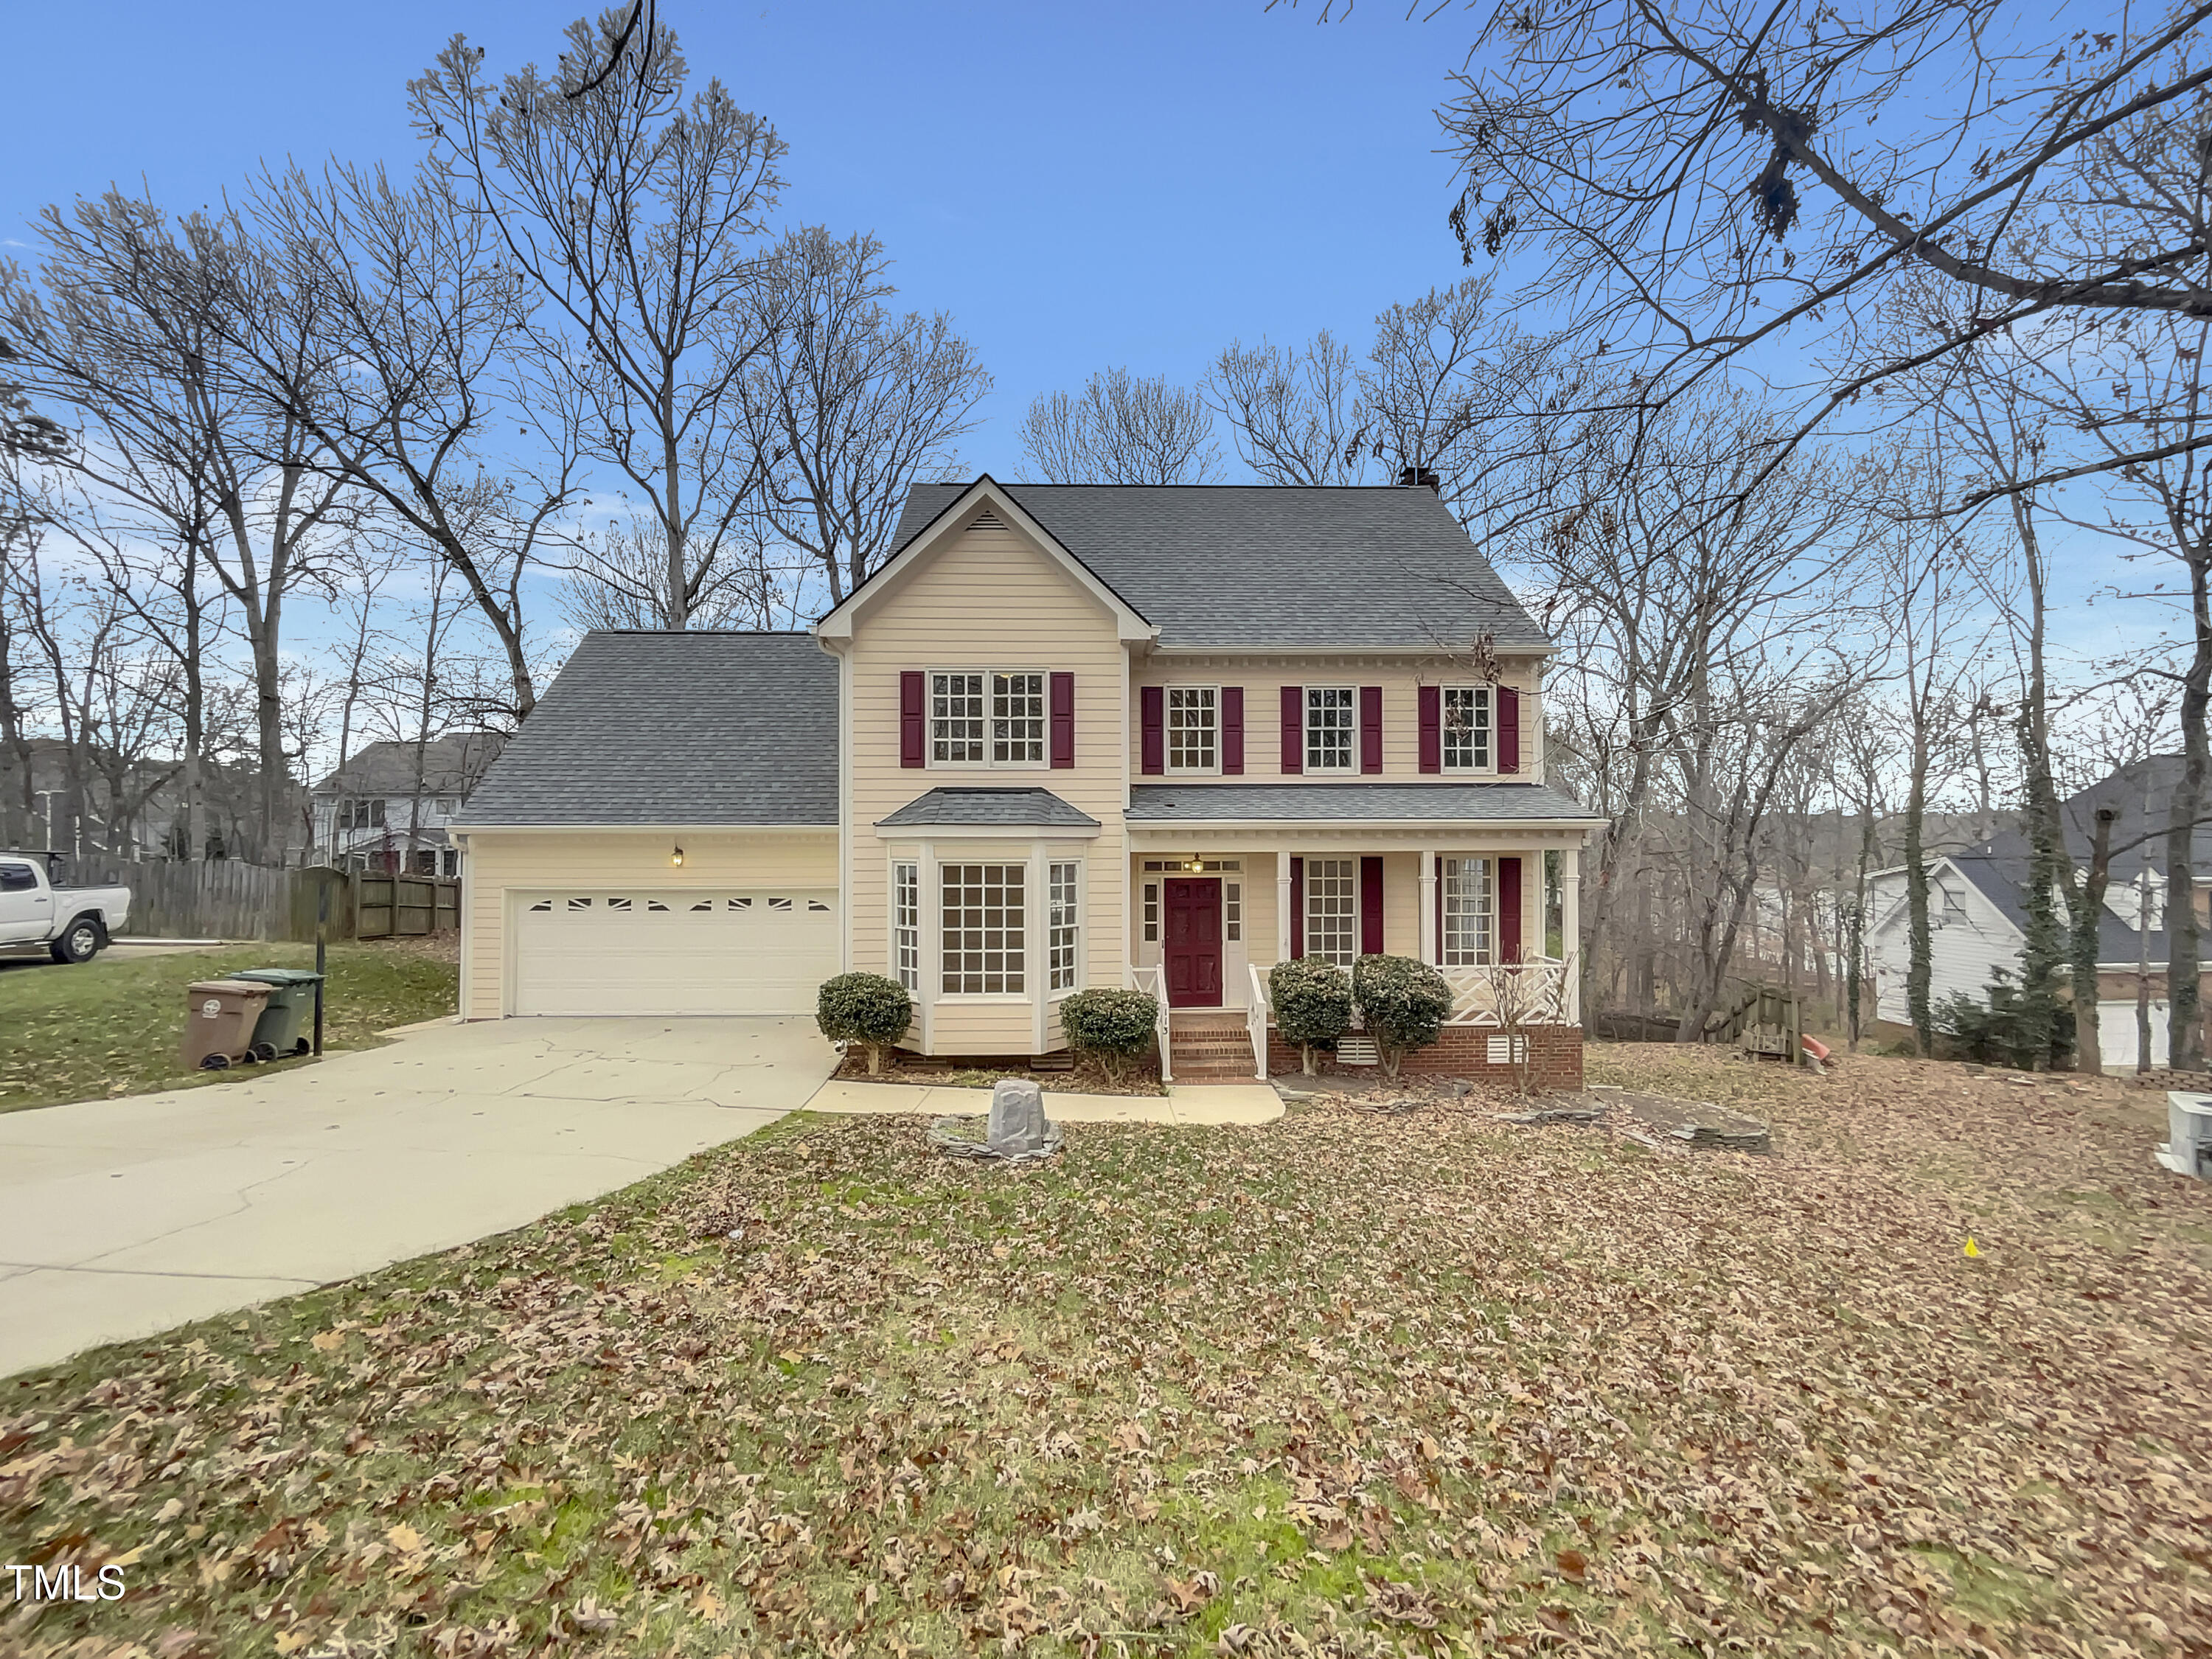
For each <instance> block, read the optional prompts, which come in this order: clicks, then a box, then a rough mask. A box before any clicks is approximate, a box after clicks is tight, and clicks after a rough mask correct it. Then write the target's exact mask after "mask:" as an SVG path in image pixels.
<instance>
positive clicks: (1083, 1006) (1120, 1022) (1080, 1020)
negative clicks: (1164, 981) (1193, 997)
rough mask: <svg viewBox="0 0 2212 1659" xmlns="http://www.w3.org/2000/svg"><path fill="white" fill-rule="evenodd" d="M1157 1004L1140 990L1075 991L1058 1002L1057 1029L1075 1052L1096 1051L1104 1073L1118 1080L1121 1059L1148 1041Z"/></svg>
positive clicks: (1136, 1050) (1141, 1047)
mask: <svg viewBox="0 0 2212 1659" xmlns="http://www.w3.org/2000/svg"><path fill="white" fill-rule="evenodd" d="M1159 1017H1160V1005H1159V1003H1158V1001H1157V1000H1154V999H1153V998H1151V997H1148V996H1146V994H1144V993H1143V992H1142V991H1078V992H1077V993H1076V994H1074V995H1073V996H1072V997H1064V998H1062V999H1061V1000H1060V1030H1063V1031H1065V1032H1066V1034H1067V1046H1068V1047H1069V1048H1073V1049H1074V1050H1075V1052H1076V1053H1077V1054H1096V1055H1097V1056H1098V1059H1099V1060H1100V1061H1101V1062H1102V1063H1103V1065H1104V1066H1105V1067H1106V1075H1107V1076H1108V1077H1109V1078H1111V1079H1115V1081H1117V1082H1118V1081H1119V1080H1120V1079H1121V1062H1122V1061H1123V1060H1127V1059H1128V1058H1130V1056H1132V1055H1133V1054H1141V1053H1143V1052H1144V1050H1145V1049H1146V1048H1147V1047H1148V1046H1149V1045H1150V1044H1151V1042H1152V1030H1153V1027H1154V1026H1155V1024H1157V1023H1158V1019H1159Z"/></svg>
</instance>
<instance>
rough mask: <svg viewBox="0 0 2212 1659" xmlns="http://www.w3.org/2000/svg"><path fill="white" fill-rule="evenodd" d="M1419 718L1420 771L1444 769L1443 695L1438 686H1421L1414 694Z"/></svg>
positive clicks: (1441, 688)
mask: <svg viewBox="0 0 2212 1659" xmlns="http://www.w3.org/2000/svg"><path fill="white" fill-rule="evenodd" d="M1414 702H1415V703H1416V705H1417V706H1418V707H1419V710H1420V716H1421V770H1423V771H1424V772H1441V771H1443V769H1444V693H1443V687H1442V686H1438V685H1425V686H1422V687H1421V688H1420V689H1419V690H1418V691H1417V692H1416V693H1415V694H1414Z"/></svg>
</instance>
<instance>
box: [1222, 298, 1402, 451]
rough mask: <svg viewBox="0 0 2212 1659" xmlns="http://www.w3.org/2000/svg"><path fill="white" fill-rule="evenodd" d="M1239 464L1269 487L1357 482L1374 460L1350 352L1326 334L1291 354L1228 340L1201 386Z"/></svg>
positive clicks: (1284, 349)
mask: <svg viewBox="0 0 2212 1659" xmlns="http://www.w3.org/2000/svg"><path fill="white" fill-rule="evenodd" d="M1200 390H1201V391H1202V392H1204V393H1205V394H1206V398H1207V399H1208V400H1209V401H1210V402H1211V403H1212V405H1213V408H1214V410H1215V411H1216V412H1217V413H1218V414H1219V415H1220V416H1222V417H1223V418H1224V419H1225V420H1226V421H1227V422H1229V429H1230V433H1231V436H1232V439H1233V441H1235V443H1236V446H1237V456H1238V457H1239V459H1242V460H1243V463H1244V465H1247V466H1249V467H1250V468H1251V469H1252V471H1254V472H1255V473H1257V474H1258V475H1259V477H1261V479H1262V480H1264V481H1265V482H1267V483H1272V484H1357V483H1365V482H1366V481H1367V477H1368V473H1369V469H1370V465H1371V464H1372V463H1373V461H1374V460H1375V459H1376V457H1375V455H1374V453H1373V452H1372V450H1371V448H1370V444H1369V439H1368V431H1367V411H1366V406H1365V404H1364V401H1363V398H1362V392H1361V386H1360V376H1359V374H1358V371H1357V370H1356V369H1354V368H1353V367H1352V352H1351V350H1350V349H1348V348H1347V347H1345V346H1342V345H1340V344H1338V343H1337V342H1336V340H1335V339H1334V337H1332V336H1331V335H1330V333H1329V331H1328V330H1327V329H1323V330H1322V331H1321V332H1320V333H1318V334H1316V335H1315V336H1314V337H1313V338H1312V339H1311V340H1310V341H1308V342H1307V343H1305V345H1304V347H1302V348H1300V349H1296V350H1293V349H1291V348H1289V347H1287V346H1274V345H1270V344H1269V343H1267V341H1265V340H1262V341H1261V343H1259V344H1258V345H1256V346H1247V345H1245V344H1244V343H1243V341H1241V340H1232V341H1231V342H1230V343H1229V344H1228V345H1226V346H1225V347H1224V348H1223V349H1222V352H1221V355H1220V356H1218V357H1217V358H1215V359H1214V360H1213V367H1212V368H1211V369H1209V370H1207V371H1206V380H1204V382H1203V383H1202V384H1201V386H1200Z"/></svg>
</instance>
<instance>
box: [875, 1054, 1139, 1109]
mask: <svg viewBox="0 0 2212 1659" xmlns="http://www.w3.org/2000/svg"><path fill="white" fill-rule="evenodd" d="M832 1075H833V1076H835V1077H836V1079H837V1080H838V1081H839V1082H841V1083H905V1084H912V1085H918V1086H920V1087H921V1088H925V1089H987V1088H989V1087H990V1086H991V1085H993V1084H994V1083H996V1082H997V1081H998V1080H999V1079H1000V1078H1008V1077H1013V1078H1026V1079H1029V1080H1030V1082H1032V1083H1034V1084H1036V1085H1037V1086H1038V1087H1039V1088H1041V1089H1042V1090H1043V1091H1044V1092H1045V1098H1046V1100H1047V1101H1048V1103H1049V1101H1050V1099H1051V1097H1053V1096H1054V1094H1063V1095H1164V1094H1165V1093H1166V1092H1167V1091H1166V1090H1164V1089H1163V1088H1162V1087H1161V1086H1160V1075H1159V1068H1158V1066H1157V1065H1154V1066H1139V1065H1138V1064H1135V1063H1132V1064H1130V1065H1129V1066H1126V1067H1124V1068H1123V1071H1122V1075H1121V1078H1120V1079H1119V1080H1118V1081H1117V1080H1115V1079H1111V1078H1109V1077H1108V1076H1107V1075H1106V1068H1105V1067H1104V1066H1101V1065H1099V1064H1097V1062H1096V1061H1089V1060H1079V1061H1077V1062H1076V1064H1075V1065H1074V1066H1071V1067H1070V1068H1068V1069H1067V1070H1066V1071H1064V1072H1060V1071H1048V1070H1042V1069H1036V1068H1032V1067H1029V1066H963V1065H960V1064H959V1063H957V1061H956V1062H953V1063H951V1064H945V1063H944V1062H941V1061H940V1062H935V1063H931V1064H920V1063H917V1062H915V1061H914V1060H905V1059H902V1058H901V1057H899V1056H898V1055H896V1054H886V1055H884V1069H883V1071H882V1073H880V1074H879V1075H878V1076H875V1077H870V1076H869V1075H868V1056H867V1053H866V1050H865V1049H863V1048H860V1047H859V1046H858V1045H857V1044H855V1045H854V1048H853V1049H852V1051H851V1052H850V1053H848V1054H846V1056H845V1058H844V1059H843V1060H842V1061H840V1062H839V1064H838V1066H837V1069H836V1072H835V1073H832Z"/></svg>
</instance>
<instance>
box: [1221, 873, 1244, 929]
mask: <svg viewBox="0 0 2212 1659" xmlns="http://www.w3.org/2000/svg"><path fill="white" fill-rule="evenodd" d="M1221 932H1222V935H1223V937H1224V938H1226V939H1243V937H1244V884H1243V882H1241V881H1225V882H1224V883H1222V884H1221Z"/></svg>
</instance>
